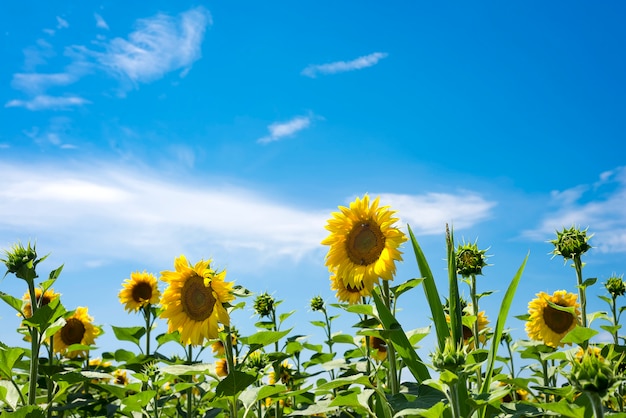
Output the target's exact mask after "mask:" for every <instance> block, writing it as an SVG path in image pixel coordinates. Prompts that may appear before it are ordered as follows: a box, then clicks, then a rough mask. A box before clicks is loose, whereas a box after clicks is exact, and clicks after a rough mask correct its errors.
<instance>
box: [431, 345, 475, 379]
mask: <svg viewBox="0 0 626 418" xmlns="http://www.w3.org/2000/svg"><path fill="white" fill-rule="evenodd" d="M466 355H467V354H466V353H465V352H464V351H463V349H462V348H458V347H457V346H456V344H455V343H454V340H453V339H452V337H448V338H446V343H445V345H444V348H443V351H441V350H440V349H437V350H436V351H435V352H434V353H433V354H431V357H432V359H433V366H434V367H435V369H437V371H439V372H443V371H444V370H448V371H451V372H453V373H458V372H459V371H461V370H462V369H463V366H464V365H465V357H466Z"/></svg>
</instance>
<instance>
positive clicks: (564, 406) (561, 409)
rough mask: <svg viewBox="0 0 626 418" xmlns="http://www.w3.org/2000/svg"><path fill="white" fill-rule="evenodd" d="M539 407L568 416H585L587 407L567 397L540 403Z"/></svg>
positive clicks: (570, 417) (572, 417)
mask: <svg viewBox="0 0 626 418" xmlns="http://www.w3.org/2000/svg"><path fill="white" fill-rule="evenodd" d="M536 405H537V406H538V407H540V408H542V409H545V410H546V411H550V412H556V413H557V414H560V415H561V416H563V417H568V418H585V408H583V407H580V406H578V405H575V404H572V403H570V402H568V401H567V400H566V399H563V400H561V401H559V402H558V403H557V402H551V403H539V404H536Z"/></svg>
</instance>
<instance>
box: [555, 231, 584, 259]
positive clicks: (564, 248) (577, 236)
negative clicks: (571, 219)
mask: <svg viewBox="0 0 626 418" xmlns="http://www.w3.org/2000/svg"><path fill="white" fill-rule="evenodd" d="M592 236H593V235H589V236H587V229H584V230H582V231H581V230H580V229H578V228H576V227H574V226H572V227H571V228H570V229H565V228H563V231H561V232H559V231H557V232H556V239H555V240H552V241H550V242H551V243H552V244H554V251H553V253H554V254H555V255H560V256H562V257H563V258H564V259H566V260H567V259H573V258H574V257H576V256H578V257H580V256H581V255H583V254H584V253H585V252H587V250H589V249H590V248H591V245H589V244H588V241H589V239H590V238H591V237H592Z"/></svg>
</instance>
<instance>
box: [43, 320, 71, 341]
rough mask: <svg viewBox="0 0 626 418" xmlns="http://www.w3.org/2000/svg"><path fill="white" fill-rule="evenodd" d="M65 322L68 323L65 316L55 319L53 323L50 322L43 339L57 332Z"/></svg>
mask: <svg viewBox="0 0 626 418" xmlns="http://www.w3.org/2000/svg"><path fill="white" fill-rule="evenodd" d="M65 324H66V321H65V318H63V317H60V318H57V320H56V321H54V322H53V323H52V324H50V326H49V327H48V328H46V331H45V332H44V334H43V336H42V341H43V340H45V339H47V338H50V337H52V336H53V335H54V334H56V332H57V331H58V330H60V329H61V328H63V327H64V326H65Z"/></svg>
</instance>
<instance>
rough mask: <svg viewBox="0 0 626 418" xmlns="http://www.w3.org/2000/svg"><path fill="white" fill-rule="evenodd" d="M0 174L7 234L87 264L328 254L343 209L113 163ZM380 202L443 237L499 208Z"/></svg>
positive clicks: (3, 169) (471, 198) (442, 197)
mask: <svg viewBox="0 0 626 418" xmlns="http://www.w3.org/2000/svg"><path fill="white" fill-rule="evenodd" d="M87 167H88V168H87ZM0 176H2V178H4V179H5V184H6V185H7V186H6V187H4V188H2V189H0V202H2V203H1V204H0V232H1V233H2V234H1V235H2V236H4V237H7V239H24V234H27V235H26V237H36V238H37V239H38V240H43V239H44V238H45V240H46V241H47V242H50V241H53V242H54V244H56V245H58V246H59V249H58V250H57V249H55V254H56V253H58V252H62V253H63V254H58V255H59V256H62V257H72V258H78V259H80V260H82V261H83V262H84V263H98V262H100V261H101V260H107V262H112V261H114V260H128V261H133V260H137V259H138V258H142V259H145V260H153V261H158V260H163V259H164V258H170V257H172V254H178V253H181V252H183V253H184V252H186V251H187V250H190V249H198V248H204V249H211V248H214V249H220V250H219V251H224V252H227V253H230V254H231V255H232V257H233V258H238V257H241V254H242V253H245V254H247V255H249V257H248V259H249V261H250V263H254V262H255V261H254V260H256V262H257V263H264V262H268V261H270V260H273V259H276V258H287V259H290V260H293V261H298V260H301V259H303V258H306V257H309V256H312V255H314V254H315V253H318V252H319V253H320V254H321V253H322V252H323V250H324V249H323V246H321V244H320V241H321V240H322V239H323V238H324V237H325V236H326V235H327V233H328V232H327V231H326V230H325V228H324V226H325V225H326V222H327V220H328V219H329V218H330V217H331V213H332V212H334V211H336V210H337V209H336V207H335V208H331V209H326V208H322V209H302V208H297V207H293V206H290V205H286V204H280V203H276V201H275V200H272V199H270V198H268V197H266V196H263V195H260V194H258V193H256V192H253V191H250V190H247V189H243V188H236V187H231V186H228V187H227V186H221V185H215V186H211V187H206V186H205V187H201V186H194V185H189V184H188V182H183V181H182V180H181V181H180V182H175V181H172V180H166V179H165V178H164V177H159V176H156V175H154V176H150V175H147V174H145V173H141V174H139V172H138V171H135V170H130V169H126V168H122V167H118V166H114V165H89V164H88V165H86V166H85V169H80V168H76V167H74V168H71V167H63V168H60V167H57V166H43V165H39V166H37V165H29V166H28V167H24V166H21V165H18V164H6V163H5V164H3V163H0ZM381 204H385V205H387V204H389V205H391V206H392V208H393V209H394V210H398V211H399V214H400V216H401V217H402V221H403V222H408V223H410V224H411V226H412V227H413V228H414V230H415V231H417V232H420V233H421V234H438V233H440V232H441V228H442V225H443V224H444V223H445V222H449V221H450V219H451V218H452V219H454V218H455V217H458V219H463V220H464V222H463V223H459V224H455V227H457V228H463V227H468V226H471V224H472V223H475V222H479V221H480V220H482V219H484V218H485V217H486V216H488V214H489V209H490V208H491V207H492V206H493V205H494V204H493V202H487V201H485V200H484V199H482V198H480V196H477V195H472V194H470V193H467V194H462V195H459V196H454V195H449V194H428V195H423V196H411V195H400V194H382V195H381ZM415 207H418V208H420V209H419V211H417V212H416V211H415V210H414V209H415ZM449 207H453V208H454V209H450V210H446V208H449ZM412 209H413V211H412ZM17 231H19V234H20V235H19V236H16V235H15V234H16V233H17ZM7 244H9V243H7ZM47 245H48V244H47ZM99 260H100V261H99Z"/></svg>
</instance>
